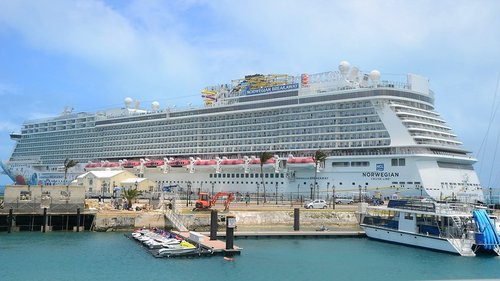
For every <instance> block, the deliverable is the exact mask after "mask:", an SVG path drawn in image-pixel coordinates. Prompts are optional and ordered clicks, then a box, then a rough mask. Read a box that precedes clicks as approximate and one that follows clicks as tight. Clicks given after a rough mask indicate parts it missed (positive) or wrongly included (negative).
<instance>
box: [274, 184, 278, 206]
mask: <svg viewBox="0 0 500 281" xmlns="http://www.w3.org/2000/svg"><path fill="white" fill-rule="evenodd" d="M274 197H275V198H276V204H275V205H278V182H276V192H275V193H274Z"/></svg>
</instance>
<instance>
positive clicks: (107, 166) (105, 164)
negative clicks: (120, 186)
mask: <svg viewBox="0 0 500 281" xmlns="http://www.w3.org/2000/svg"><path fill="white" fill-rule="evenodd" d="M102 167H106V168H116V167H120V163H118V162H107V163H104V164H102Z"/></svg>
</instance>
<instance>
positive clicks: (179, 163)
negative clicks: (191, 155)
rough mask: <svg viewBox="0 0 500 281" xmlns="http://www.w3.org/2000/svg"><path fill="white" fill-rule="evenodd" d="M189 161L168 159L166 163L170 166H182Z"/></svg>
mask: <svg viewBox="0 0 500 281" xmlns="http://www.w3.org/2000/svg"><path fill="white" fill-rule="evenodd" d="M189 163H191V162H190V161H189V160H188V159H174V160H170V161H168V165H169V166H170V167H184V166H187V165H189Z"/></svg>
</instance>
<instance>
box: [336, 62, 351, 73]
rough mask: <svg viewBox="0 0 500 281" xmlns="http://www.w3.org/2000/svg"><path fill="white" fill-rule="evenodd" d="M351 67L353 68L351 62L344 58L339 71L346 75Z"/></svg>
mask: <svg viewBox="0 0 500 281" xmlns="http://www.w3.org/2000/svg"><path fill="white" fill-rule="evenodd" d="M349 68H351V64H350V63H349V62H347V61H345V60H343V61H341V62H340V63H339V71H340V73H341V74H342V75H346V74H347V72H348V71H349Z"/></svg>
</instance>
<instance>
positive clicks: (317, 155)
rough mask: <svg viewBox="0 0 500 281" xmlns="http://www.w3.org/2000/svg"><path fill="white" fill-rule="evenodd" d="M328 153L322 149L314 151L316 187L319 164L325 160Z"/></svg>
mask: <svg viewBox="0 0 500 281" xmlns="http://www.w3.org/2000/svg"><path fill="white" fill-rule="evenodd" d="M327 157H328V155H326V153H325V152H323V151H321V149H318V150H316V151H315V152H314V156H313V159H314V188H316V177H317V176H318V165H319V163H321V162H324V161H325V160H326V158H327Z"/></svg>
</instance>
